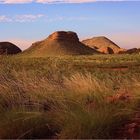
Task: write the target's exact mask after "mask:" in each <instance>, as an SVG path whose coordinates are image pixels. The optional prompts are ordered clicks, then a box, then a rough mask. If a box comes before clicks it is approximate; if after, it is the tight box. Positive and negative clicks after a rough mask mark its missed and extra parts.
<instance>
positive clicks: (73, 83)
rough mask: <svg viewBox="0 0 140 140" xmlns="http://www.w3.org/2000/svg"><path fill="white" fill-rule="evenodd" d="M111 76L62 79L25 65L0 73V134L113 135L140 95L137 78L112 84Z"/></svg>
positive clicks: (74, 136)
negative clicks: (33, 72)
mask: <svg viewBox="0 0 140 140" xmlns="http://www.w3.org/2000/svg"><path fill="white" fill-rule="evenodd" d="M50 77H51V75H50ZM53 77H57V76H55V75H54V76H53ZM113 82H114V81H110V84H107V83H109V82H107V83H106V81H105V80H102V81H101V80H99V79H97V78H95V77H93V75H91V74H90V73H87V74H80V73H76V74H74V75H71V76H70V77H63V78H62V79H61V80H59V79H57V80H54V79H51V80H50V78H48V77H38V76H37V75H30V74H29V73H28V72H26V71H25V70H23V71H20V72H16V71H15V70H13V71H12V73H11V75H10V77H9V76H8V75H5V74H1V75H0V119H1V122H0V138H96V139H97V138H98V139H99V138H113V136H114V133H115V131H117V129H118V128H119V127H120V126H121V125H122V124H123V123H124V122H125V121H126V120H129V119H130V117H131V116H132V115H133V114H134V113H135V112H137V111H138V110H139V109H138V106H139V101H140V99H139V97H140V94H139V90H140V86H139V85H140V84H139V81H138V80H136V79H135V80H133V84H132V79H131V80H130V83H129V82H128V81H127V82H126V83H125V82H124V85H122V86H120V87H119V89H117V90H114V88H113V86H112V83H113ZM115 82H116V81H115ZM130 85H131V86H130ZM116 95H117V96H116Z"/></svg>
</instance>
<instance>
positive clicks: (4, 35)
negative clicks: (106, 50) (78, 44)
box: [0, 0, 140, 49]
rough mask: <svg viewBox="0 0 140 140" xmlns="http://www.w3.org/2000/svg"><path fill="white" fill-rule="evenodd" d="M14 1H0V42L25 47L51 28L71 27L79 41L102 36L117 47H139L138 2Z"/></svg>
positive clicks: (139, 11)
mask: <svg viewBox="0 0 140 140" xmlns="http://www.w3.org/2000/svg"><path fill="white" fill-rule="evenodd" d="M9 1H10V2H9ZM17 1H18V0H0V3H1V4H0V41H12V42H13V43H16V44H17V45H19V47H20V48H22V49H25V48H27V47H29V46H30V45H31V43H32V42H34V41H38V40H40V39H44V38H46V37H47V36H48V35H49V34H51V33H52V32H54V31H58V30H70V31H75V32H77V33H78V35H79V38H80V39H81V40H82V39H85V38H89V37H94V36H103V35H104V36H107V37H109V38H110V39H112V40H113V41H114V42H115V43H117V44H118V45H120V47H124V48H132V47H140V39H139V37H140V1H120V2H119V1H116V2H113V1H112V2H111V1H110V2H107V1H106V2H105V1H102V2H101V1H96V2H90V3H86V2H85V1H86V0H83V3H80V2H81V1H82V0H81V1H80V0H79V1H78V0H77V1H78V2H79V3H68V2H67V0H64V1H65V3H63V2H61V3H57V4H56V3H52V4H48V3H47V0H46V3H42V2H43V0H38V2H39V3H38V2H35V1H33V0H19V1H22V2H23V3H22V4H21V3H20V4H19V3H18V2H19V1H18V2H17ZM29 1H32V2H29ZM44 1H45V0H44ZM52 1H53V0H52ZM52 1H51V0H50V2H52ZM62 1H63V0H62ZM91 1H93V0H91ZM24 2H29V3H24ZM58 2H59V0H58ZM73 2H75V1H73Z"/></svg>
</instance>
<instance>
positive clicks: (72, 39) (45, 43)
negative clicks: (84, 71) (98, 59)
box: [24, 31, 99, 56]
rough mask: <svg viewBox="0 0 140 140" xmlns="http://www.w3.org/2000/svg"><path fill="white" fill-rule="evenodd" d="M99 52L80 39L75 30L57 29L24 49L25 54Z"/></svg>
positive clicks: (84, 53) (89, 53) (85, 53)
mask: <svg viewBox="0 0 140 140" xmlns="http://www.w3.org/2000/svg"><path fill="white" fill-rule="evenodd" d="M95 53H99V52H98V51H96V50H95V49H94V48H90V47H88V46H86V45H84V44H83V43H81V42H80V41H79V38H78V36H77V34H76V33H75V32H71V31H68V32H66V31H57V32H54V33H52V34H51V35H49V36H48V37H47V38H46V39H44V40H42V41H38V42H35V43H33V44H32V46H31V47H30V48H28V49H27V50H25V51H24V54H28V55H29V54H30V55H32V56H46V55H48V56H49V55H55V56H56V55H91V54H95Z"/></svg>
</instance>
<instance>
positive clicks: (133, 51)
mask: <svg viewBox="0 0 140 140" xmlns="http://www.w3.org/2000/svg"><path fill="white" fill-rule="evenodd" d="M120 54H140V48H132V49H128V50H126V51H122V52H120Z"/></svg>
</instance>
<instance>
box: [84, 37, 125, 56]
mask: <svg viewBox="0 0 140 140" xmlns="http://www.w3.org/2000/svg"><path fill="white" fill-rule="evenodd" d="M82 43H83V44H85V45H87V46H89V47H91V48H93V49H96V50H97V51H99V52H102V53H105V54H114V53H119V52H120V51H123V49H121V48H120V47H119V46H118V45H116V44H115V43H114V42H112V41H111V40H110V39H108V38H106V37H104V36H100V37H93V38H91V39H86V40H83V41H82Z"/></svg>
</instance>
